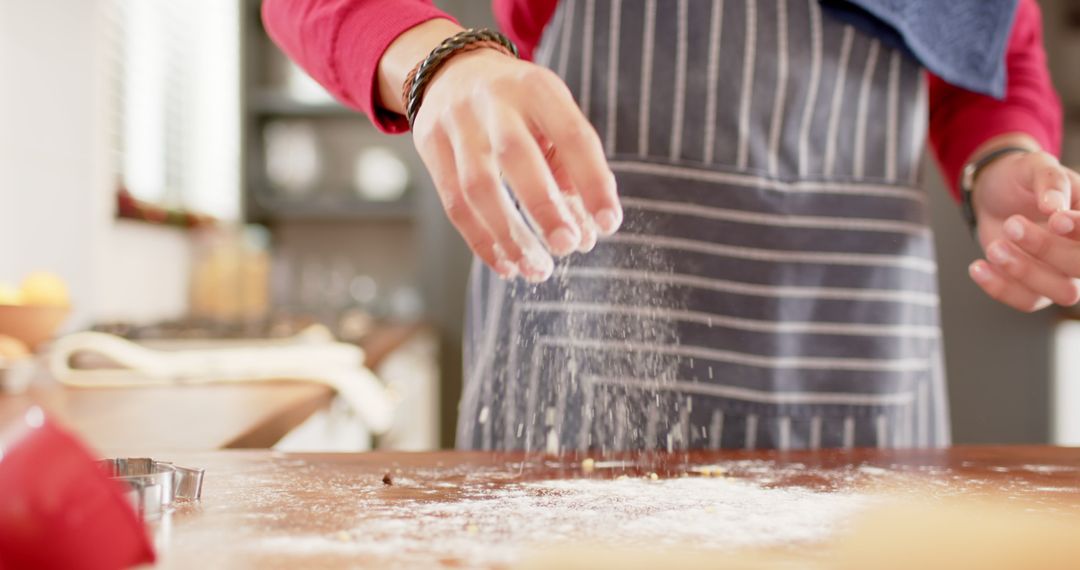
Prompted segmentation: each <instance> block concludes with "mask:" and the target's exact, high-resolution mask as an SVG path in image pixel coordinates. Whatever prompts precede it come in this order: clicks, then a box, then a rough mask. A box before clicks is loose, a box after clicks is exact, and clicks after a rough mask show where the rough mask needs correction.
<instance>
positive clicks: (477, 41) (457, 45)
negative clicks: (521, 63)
mask: <svg viewBox="0 0 1080 570" xmlns="http://www.w3.org/2000/svg"><path fill="white" fill-rule="evenodd" d="M481 48H491V49H495V50H497V51H499V52H502V53H505V54H506V55H511V56H514V57H517V55H518V52H517V47H515V46H514V44H513V42H511V41H510V40H509V39H508V38H507V37H506V36H504V35H502V34H500V33H499V32H496V31H494V30H489V29H487V28H483V29H479V30H474V29H468V30H465V31H462V32H458V33H457V34H454V35H453V36H450V37H449V38H446V39H445V40H443V42H442V43H441V44H439V45H438V47H436V48H435V49H433V50H431V53H429V54H428V56H427V57H425V58H424V59H423V60H422V61H421V62H420V63H418V64H416V67H414V68H413V69H412V71H410V72H409V75H408V76H407V77H406V78H405V83H404V85H402V87H401V100H402V105H403V106H404V107H405V117H406V118H407V119H408V120H409V126H410V127H411V126H412V124H413V121H415V120H416V113H417V112H419V111H420V103H421V102H423V99H424V91H426V90H427V86H428V83H429V82H430V81H431V78H432V77H434V76H435V72H437V71H438V70H439V68H440V67H442V66H443V64H444V63H446V62H447V60H449V59H450V58H451V57H453V56H455V55H458V54H461V53H465V52H468V51H473V50H477V49H481Z"/></svg>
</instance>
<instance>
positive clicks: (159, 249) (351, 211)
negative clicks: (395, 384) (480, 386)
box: [0, 0, 1080, 448]
mask: <svg viewBox="0 0 1080 570" xmlns="http://www.w3.org/2000/svg"><path fill="white" fill-rule="evenodd" d="M437 4H439V5H440V6H442V7H443V8H444V9H447V10H448V11H450V12H451V13H453V14H455V15H457V16H458V17H459V19H460V20H461V21H462V22H463V23H465V24H466V25H470V26H485V25H493V22H492V20H491V16H490V11H489V10H490V8H489V4H488V2H481V1H467V0H456V1H451V0H445V1H440V2H437ZM1041 4H1042V6H1043V11H1044V17H1045V23H1046V40H1047V44H1048V45H1047V48H1048V52H1049V56H1050V65H1051V68H1052V71H1053V73H1054V76H1055V81H1056V84H1057V87H1058V89H1059V91H1060V92H1061V94H1062V98H1063V100H1064V101H1065V104H1066V109H1067V116H1068V125H1067V135H1066V142H1065V144H1066V148H1065V158H1064V161H1065V162H1066V163H1067V164H1070V165H1072V166H1073V167H1074V168H1076V167H1080V73H1077V66H1076V65H1077V64H1076V61H1077V59H1078V58H1080V3H1078V2H1076V1H1075V0H1042V2H1041ZM926 163H927V172H926V177H925V178H926V183H927V185H928V187H929V188H930V193H931V195H932V196H933V198H932V200H931V207H932V210H933V215H934V223H935V225H936V227H937V239H938V247H939V257H940V264H939V267H940V272H941V280H942V295H943V303H942V312H943V316H944V323H945V337H946V349H947V355H948V374H949V386H950V392H951V394H950V396H951V399H952V408H953V427H954V439H955V441H956V442H957V443H990V442H1000V443H1006V442H1007V443H1020V442H1051V441H1053V442H1057V443H1071V444H1080V413H1077V412H1078V411H1080V320H1073V319H1080V312H1070V311H1064V310H1061V309H1056V308H1055V309H1050V310H1047V311H1043V312H1041V313H1039V314H1036V315H1022V314H1017V313H1014V312H1012V311H1010V310H1008V309H1006V308H1004V307H1002V306H999V305H997V304H995V303H993V302H991V301H990V300H989V299H987V298H986V297H985V296H984V295H982V293H981V292H980V291H978V290H977V289H976V287H975V286H974V285H973V284H972V283H971V282H970V281H969V280H968V278H967V273H966V266H967V264H968V262H969V261H970V260H972V259H973V258H974V257H975V256H976V255H977V252H978V250H977V247H976V246H975V244H974V243H973V242H972V240H971V238H970V237H969V235H968V233H967V230H966V228H965V226H964V224H963V222H962V221H961V218H960V215H959V213H958V210H957V208H956V206H955V205H954V204H953V203H952V200H951V198H950V197H949V196H948V194H947V192H946V191H945V189H944V186H943V184H942V183H941V180H940V178H939V176H938V174H937V173H936V171H935V169H934V168H933V162H932V161H930V160H928V161H926ZM469 263H470V255H469V252H468V250H467V249H466V247H465V246H464V244H463V243H462V241H461V240H460V238H458V236H457V234H456V232H455V231H454V230H453V229H452V227H451V226H450V225H449V224H448V223H447V222H446V220H445V217H444V215H443V213H442V209H441V207H440V205H439V202H438V199H437V197H436V196H435V193H434V191H433V188H432V187H431V183H430V180H429V179H428V176H427V174H426V173H425V171H424V170H423V169H422V167H421V164H420V162H419V160H418V158H417V156H416V155H415V152H414V151H413V150H412V145H411V140H410V138H409V137H408V136H397V137H388V136H383V135H381V134H379V133H378V132H377V131H376V130H375V129H374V128H373V127H372V126H371V125H370V124H369V122H368V121H367V119H366V118H365V117H363V116H362V115H360V114H358V113H355V112H352V111H350V110H348V109H346V108H345V107H343V106H341V105H340V104H338V103H337V102H335V101H334V100H332V99H331V98H330V97H329V96H328V95H327V94H326V93H325V92H324V91H323V90H322V89H321V88H320V87H319V86H318V85H317V84H315V83H314V82H313V81H312V80H310V79H309V78H308V77H307V76H306V75H305V74H304V73H303V72H302V71H300V70H299V69H298V68H297V67H296V66H294V65H293V64H291V63H290V62H289V61H288V60H287V59H286V58H285V57H284V55H283V54H282V53H281V52H280V51H279V50H278V49H277V48H276V47H275V46H274V45H273V44H272V43H271V42H270V40H269V39H268V38H267V36H266V33H265V31H264V30H263V28H262V24H261V22H260V18H259V2H258V1H257V0H182V1H178V0H34V1H24V0H0V281H8V282H18V280H19V279H20V278H21V276H23V275H25V274H27V273H29V272H31V271H35V270H46V271H50V272H53V273H55V274H57V275H58V276H59V277H60V278H61V279H62V280H63V281H64V282H65V283H66V284H67V286H68V288H69V290H70V294H71V298H72V307H73V312H72V314H71V316H70V318H69V319H68V320H67V321H66V324H65V325H64V330H65V331H76V330H83V329H87V328H95V329H97V330H105V331H109V332H114V333H117V334H121V335H123V336H127V337H131V338H136V339H154V338H158V339H160V338H176V337H183V338H196V339H201V340H214V339H229V338H239V337H252V336H255V337H266V336H271V337H280V336H288V335H291V334H295V333H297V332H299V331H300V330H303V328H304V327H305V326H306V325H308V324H310V323H321V324H323V325H325V326H326V327H328V328H329V329H330V330H331V331H332V332H333V333H334V334H335V335H336V337H337V338H339V339H341V340H344V341H348V342H360V343H361V344H362V345H363V343H362V342H361V341H363V339H365V338H368V339H370V338H371V335H372V334H373V331H374V332H380V331H381V333H382V334H383V337H382V338H390V341H386V342H385V343H384V344H385V345H386V346H389V347H390V348H388V349H387V350H388V351H391V352H395V353H396V354H397V355H398V356H397V364H396V365H395V366H397V367H398V370H399V371H398V372H396V374H399V375H404V376H408V377H409V378H410V379H409V380H408V381H409V382H411V384H410V386H411V388H410V389H411V390H413V393H412V395H411V396H410V397H411V398H414V400H413V404H415V405H410V406H408V407H407V409H405V410H403V411H402V412H401V413H406V414H409V415H410V418H409V419H410V420H415V421H416V422H418V423H420V424H422V425H421V427H420V428H419V432H418V433H414V434H413V435H412V436H410V437H412V439H411V442H412V443H411V444H410V445H411V447H412V448H422V447H434V446H449V445H451V444H452V442H453V433H454V430H453V426H454V424H455V421H456V409H457V399H458V395H459V393H460V390H461V371H460V370H461V358H460V343H461V325H462V312H463V306H464V298H465V295H464V293H465V280H466V275H467V272H468V267H469ZM386 331H390V332H389V333H388V332H386ZM369 350H371V349H370V347H369ZM377 372H378V371H377ZM386 374H394V372H388V373H386ZM1070 411H1071V412H1072V413H1071V414H1070Z"/></svg>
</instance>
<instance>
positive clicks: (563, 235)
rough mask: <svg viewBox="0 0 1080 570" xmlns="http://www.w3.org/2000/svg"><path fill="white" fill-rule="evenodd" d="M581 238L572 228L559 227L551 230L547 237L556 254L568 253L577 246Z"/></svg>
mask: <svg viewBox="0 0 1080 570" xmlns="http://www.w3.org/2000/svg"><path fill="white" fill-rule="evenodd" d="M580 241H581V240H580V239H579V238H578V236H576V235H574V232H572V231H570V228H559V229H557V230H555V231H553V232H551V233H550V234H549V235H548V237H547V242H548V247H550V248H551V253H554V254H555V255H566V254H568V253H570V252H571V251H574V249H575V248H577V245H578V242H580Z"/></svg>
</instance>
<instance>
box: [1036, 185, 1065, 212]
mask: <svg viewBox="0 0 1080 570" xmlns="http://www.w3.org/2000/svg"><path fill="white" fill-rule="evenodd" d="M1042 203H1043V207H1044V208H1045V209H1047V210H1050V211H1054V212H1059V211H1061V210H1064V209H1066V208H1068V207H1069V204H1068V203H1067V202H1066V200H1065V194H1064V193H1063V192H1061V191H1059V190H1047V191H1046V192H1043V195H1042Z"/></svg>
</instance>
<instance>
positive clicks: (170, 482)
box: [99, 457, 204, 518]
mask: <svg viewBox="0 0 1080 570" xmlns="http://www.w3.org/2000/svg"><path fill="white" fill-rule="evenodd" d="M99 463H100V465H101V467H102V468H103V469H104V470H105V472H106V474H108V475H109V476H110V477H112V478H113V479H116V480H117V481H121V482H123V483H124V484H125V485H127V487H128V500H130V501H131V504H132V505H133V506H134V507H135V509H136V510H137V511H138V512H139V514H140V515H141V516H142V517H143V518H155V517H158V516H160V515H161V514H162V513H163V512H164V511H165V510H166V509H168V508H169V506H170V505H172V503H173V501H174V500H181V501H198V500H199V498H200V497H201V496H202V482H203V473H204V470H203V469H191V468H188V467H179V466H177V465H173V464H172V463H167V462H164V461H154V460H153V459H150V458H149V457H120V458H115V459H103V460H101V461H100V462H99Z"/></svg>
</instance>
